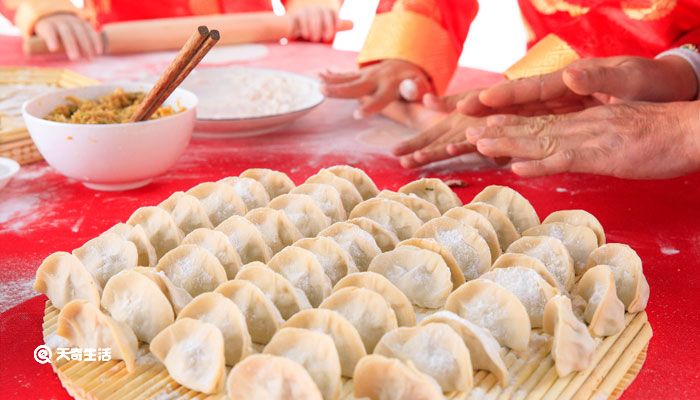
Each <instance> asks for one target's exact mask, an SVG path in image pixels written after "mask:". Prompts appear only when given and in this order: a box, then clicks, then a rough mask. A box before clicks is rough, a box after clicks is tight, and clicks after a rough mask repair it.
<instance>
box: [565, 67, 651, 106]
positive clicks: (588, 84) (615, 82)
mask: <svg viewBox="0 0 700 400" xmlns="http://www.w3.org/2000/svg"><path fill="white" fill-rule="evenodd" d="M643 75H644V74H643V73H642V71H641V70H640V69H639V68H638V67H637V66H636V65H632V64H621V65H618V66H607V65H589V66H583V65H581V66H572V67H568V68H566V69H565V70H564V75H563V81H564V83H565V84H566V85H567V86H568V87H569V88H571V90H572V91H573V92H574V93H577V94H579V95H590V94H593V93H604V94H607V95H610V96H614V97H619V98H623V99H626V98H637V97H638V96H639V95H640V94H641V92H642V91H643V84H645V83H647V79H649V78H650V77H646V78H645V77H644V76H643Z"/></svg>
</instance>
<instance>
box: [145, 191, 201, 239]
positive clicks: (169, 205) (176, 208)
mask: <svg viewBox="0 0 700 400" xmlns="http://www.w3.org/2000/svg"><path fill="white" fill-rule="evenodd" d="M158 207H160V208H162V209H164V210H165V211H167V212H169V213H170V215H172V216H173V220H174V221H175V223H176V224H177V226H178V227H179V228H180V229H181V230H182V232H183V233H184V234H185V235H186V234H188V233H190V232H192V231H193V230H195V229H197V228H210V229H213V228H214V225H212V223H211V221H210V220H209V216H208V215H207V210H205V209H204V206H203V205H202V203H201V202H200V201H199V199H197V198H196V197H194V196H192V195H191V194H187V193H185V192H175V193H173V194H172V195H170V197H168V198H167V199H165V200H163V202H162V203H160V204H158Z"/></svg>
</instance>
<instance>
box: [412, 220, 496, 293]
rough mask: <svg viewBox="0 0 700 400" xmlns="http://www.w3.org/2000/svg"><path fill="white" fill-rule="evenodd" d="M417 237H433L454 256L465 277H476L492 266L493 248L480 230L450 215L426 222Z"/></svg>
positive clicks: (467, 278)
mask: <svg viewBox="0 0 700 400" xmlns="http://www.w3.org/2000/svg"><path fill="white" fill-rule="evenodd" d="M415 237H418V238H428V239H433V240H435V241H436V242H438V243H439V244H441V245H442V246H444V247H445V248H447V249H448V250H449V251H450V253H452V255H453V256H454V258H455V260H456V261H457V265H459V268H460V269H461V270H462V274H464V279H466V280H470V279H476V278H478V277H479V275H481V274H483V273H484V272H486V271H488V270H489V268H491V250H490V249H489V246H488V244H486V241H485V240H484V238H482V237H481V235H479V232H478V231H477V230H476V229H474V228H470V227H468V226H464V225H463V224H462V223H460V222H458V221H457V220H454V219H452V218H449V217H440V218H435V219H432V220H430V221H428V222H426V223H425V224H424V225H423V226H421V227H420V229H418V230H417V231H416V233H415Z"/></svg>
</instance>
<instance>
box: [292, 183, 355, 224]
mask: <svg viewBox="0 0 700 400" xmlns="http://www.w3.org/2000/svg"><path fill="white" fill-rule="evenodd" d="M289 193H290V194H305V195H307V196H309V197H311V199H312V200H313V201H314V202H315V203H316V205H317V206H318V207H319V208H320V209H321V211H323V213H324V214H325V215H326V216H327V217H328V218H330V219H331V223H333V222H338V221H345V220H346V219H347V217H348V214H347V212H346V211H345V207H344V206H343V200H342V199H341V197H340V192H338V190H337V189H336V188H334V187H333V186H331V185H328V184H325V183H304V184H302V185H299V186H297V187H295V188H294V189H292V191H291V192H289Z"/></svg>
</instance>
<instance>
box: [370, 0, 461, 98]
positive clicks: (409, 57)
mask: <svg viewBox="0 0 700 400" xmlns="http://www.w3.org/2000/svg"><path fill="white" fill-rule="evenodd" d="M386 59H399V60H404V61H409V62H411V63H413V64H416V65H417V66H419V67H421V68H422V69H423V70H424V71H425V72H426V73H427V74H428V76H429V77H430V78H431V79H432V82H433V86H434V87H435V90H436V91H437V93H438V94H442V93H444V92H445V89H446V88H447V84H448V83H449V82H450V79H451V78H452V74H453V73H454V71H455V68H456V66H457V60H458V59H459V53H458V52H457V51H456V49H455V48H454V46H453V45H452V42H451V40H450V36H449V34H448V33H447V31H446V30H445V29H444V28H443V27H442V26H441V25H440V24H439V23H437V22H436V21H435V20H433V19H431V18H429V17H426V16H424V15H422V14H419V13H415V12H411V11H407V10H403V9H397V8H394V9H393V10H392V11H390V12H386V13H382V14H377V16H376V17H375V18H374V23H373V24H372V28H371V29H370V31H369V35H368V36H367V41H366V42H365V45H364V47H363V48H362V51H361V52H360V55H359V57H358V62H359V63H360V65H366V64H368V63H372V62H376V61H381V60H386Z"/></svg>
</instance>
